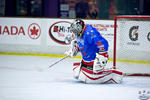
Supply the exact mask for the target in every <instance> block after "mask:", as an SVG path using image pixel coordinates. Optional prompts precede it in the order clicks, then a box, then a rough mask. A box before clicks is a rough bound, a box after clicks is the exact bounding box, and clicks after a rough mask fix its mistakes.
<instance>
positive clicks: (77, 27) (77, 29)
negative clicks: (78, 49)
mask: <svg viewBox="0 0 150 100" xmlns="http://www.w3.org/2000/svg"><path fill="white" fill-rule="evenodd" d="M84 26H85V25H84V22H83V21H82V20H81V19H76V20H74V22H73V23H72V24H71V26H70V30H71V31H72V32H73V33H74V34H75V36H81V34H82V31H83V29H84Z"/></svg>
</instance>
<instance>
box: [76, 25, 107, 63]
mask: <svg viewBox="0 0 150 100" xmlns="http://www.w3.org/2000/svg"><path fill="white" fill-rule="evenodd" d="M77 44H78V47H79V50H80V52H81V54H82V59H83V60H84V61H86V62H90V61H93V60H95V57H96V53H107V51H108V41H107V40H106V39H105V38H104V37H102V36H101V34H100V33H99V32H98V31H97V30H96V29H95V28H94V27H92V26H90V25H86V29H85V30H84V33H83V35H82V36H81V37H77ZM106 55H107V54H106Z"/></svg>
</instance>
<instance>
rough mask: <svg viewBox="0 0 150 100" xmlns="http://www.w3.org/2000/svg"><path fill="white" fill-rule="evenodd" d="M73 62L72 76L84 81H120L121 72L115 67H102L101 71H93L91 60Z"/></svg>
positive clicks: (95, 82)
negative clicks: (88, 61) (87, 61)
mask: <svg viewBox="0 0 150 100" xmlns="http://www.w3.org/2000/svg"><path fill="white" fill-rule="evenodd" d="M86 64H87V65H85V62H83V61H82V62H81V63H74V64H73V66H75V67H74V68H73V72H74V77H75V78H76V79H78V80H80V81H82V82H84V83H94V84H97V83H103V84H104V83H117V84H119V83H121V82H122V77H123V73H122V72H120V71H117V70H116V69H103V70H101V71H97V72H94V71H93V69H90V68H92V67H91V66H93V65H92V64H93V62H90V63H86Z"/></svg>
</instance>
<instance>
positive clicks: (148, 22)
mask: <svg viewBox="0 0 150 100" xmlns="http://www.w3.org/2000/svg"><path fill="white" fill-rule="evenodd" d="M116 19H117V20H116V27H115V28H116V34H115V35H116V38H115V39H116V41H117V42H116V44H114V45H116V47H115V46H114V47H115V48H116V53H115V56H116V61H115V63H116V64H115V67H116V68H118V69H120V70H122V71H123V72H124V73H141V74H142V73H149V74H150V56H149V54H150V16H147V17H139V16H121V17H116Z"/></svg>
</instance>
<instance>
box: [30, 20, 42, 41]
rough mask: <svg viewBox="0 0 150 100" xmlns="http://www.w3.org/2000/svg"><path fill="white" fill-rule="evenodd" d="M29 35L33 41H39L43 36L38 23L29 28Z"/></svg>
mask: <svg viewBox="0 0 150 100" xmlns="http://www.w3.org/2000/svg"><path fill="white" fill-rule="evenodd" d="M28 35H29V37H30V38H31V39H38V38H39V37H40V35H41V28H40V26H39V25H38V24H37V23H32V24H30V25H29V27H28Z"/></svg>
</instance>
